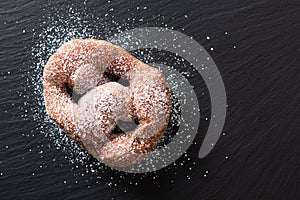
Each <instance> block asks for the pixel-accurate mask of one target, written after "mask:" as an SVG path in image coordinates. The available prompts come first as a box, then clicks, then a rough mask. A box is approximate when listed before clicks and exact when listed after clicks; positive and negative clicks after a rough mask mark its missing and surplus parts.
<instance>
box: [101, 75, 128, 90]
mask: <svg viewBox="0 0 300 200" xmlns="http://www.w3.org/2000/svg"><path fill="white" fill-rule="evenodd" d="M104 75H105V76H106V77H107V78H108V79H109V80H110V81H112V82H117V83H119V84H121V85H123V86H124V87H128V86H129V85H130V83H129V81H128V80H126V79H123V78H120V77H119V76H117V75H115V74H113V73H110V72H104Z"/></svg>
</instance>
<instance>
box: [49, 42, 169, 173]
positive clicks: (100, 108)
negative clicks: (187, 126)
mask: <svg viewBox="0 0 300 200" xmlns="http://www.w3.org/2000/svg"><path fill="white" fill-rule="evenodd" d="M111 77H115V78H116V79H122V80H126V81H128V83H129V84H128V85H122V84H120V82H116V81H114V80H112V78H111ZM43 81H44V83H43V96H44V101H45V107H46V111H47V114H48V115H49V117H50V118H51V119H52V120H53V121H54V122H55V123H56V124H57V125H58V127H59V128H61V129H62V130H63V131H64V132H65V133H66V134H67V135H68V136H69V137H71V138H72V139H73V140H75V141H76V142H77V143H78V144H79V145H80V146H81V147H82V148H83V149H84V150H86V151H87V152H88V153H89V154H91V155H92V156H93V157H95V158H96V159H98V160H99V161H100V162H102V163H104V164H105V165H108V166H112V167H128V166H131V165H134V164H136V163H138V162H139V161H141V160H143V159H144V158H145V157H146V155H147V154H148V153H150V152H151V151H153V150H154V149H155V147H156V145H157V143H158V142H159V141H160V139H161V138H162V136H163V134H164V132H165V131H166V128H167V126H168V123H169V118H170V113H171V107H172V98H171V91H170V87H169V85H168V83H167V81H166V79H165V77H164V75H163V74H162V73H161V72H160V71H159V70H158V69H156V68H154V67H151V66H149V65H147V64H145V63H143V62H141V61H140V60H138V59H137V58H135V57H134V56H132V55H131V54H129V53H128V52H127V51H126V50H124V49H122V48H121V47H118V46H115V45H113V44H111V43H109V42H107V41H104V40H96V39H74V40H71V41H69V42H67V43H65V44H64V45H62V46H61V47H59V48H58V50H57V51H56V52H55V53H54V54H52V55H51V56H50V58H49V59H48V61H47V63H46V65H45V67H44V70H43ZM70 90H71V91H72V94H70V93H71V92H70ZM72 95H77V96H79V99H78V101H75V99H74V98H73V97H72ZM119 121H123V122H128V123H129V122H131V123H132V122H136V127H135V128H134V129H133V130H128V131H123V130H121V129H120V127H118V122H119ZM117 127H118V128H117Z"/></svg>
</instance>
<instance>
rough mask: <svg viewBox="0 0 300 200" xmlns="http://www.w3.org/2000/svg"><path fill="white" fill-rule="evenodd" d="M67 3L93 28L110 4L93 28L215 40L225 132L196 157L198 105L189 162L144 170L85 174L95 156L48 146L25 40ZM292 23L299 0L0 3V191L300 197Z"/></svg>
mask: <svg viewBox="0 0 300 200" xmlns="http://www.w3.org/2000/svg"><path fill="white" fill-rule="evenodd" d="M70 6H72V7H73V8H76V9H77V10H78V11H79V12H81V15H82V16H84V17H83V18H84V19H85V20H86V21H88V22H87V24H90V25H91V28H93V27H98V30H100V29H101V28H100V29H99V26H100V25H99V24H100V23H98V21H97V20H96V18H95V17H91V16H99V17H100V18H101V17H103V15H104V14H105V13H107V11H108V10H109V9H111V8H114V10H113V11H112V12H113V13H112V14H111V15H110V16H113V17H111V18H105V20H107V21H106V22H105V23H104V24H105V27H102V29H101V30H102V32H101V31H99V34H100V35H101V34H102V35H105V36H109V35H112V34H113V33H115V32H116V31H117V29H118V28H119V29H120V30H126V29H130V28H133V27H144V26H160V27H173V28H174V30H177V31H180V32H183V33H184V34H186V35H189V36H192V37H193V38H194V39H195V40H196V41H198V42H199V43H200V44H201V45H203V46H204V47H205V48H206V49H207V50H209V49H210V48H211V47H213V48H214V50H213V51H209V53H210V55H211V56H212V58H213V59H214V61H215V63H216V64H217V66H218V68H219V70H220V72H221V74H222V77H223V80H224V84H225V87H226V92H227V99H228V114H227V118H226V124H225V127H224V133H225V135H223V136H222V137H221V138H220V140H219V141H218V143H217V144H216V146H215V148H214V149H213V151H212V152H211V153H210V154H209V155H208V156H207V157H205V158H204V159H201V160H200V159H198V158H197V153H198V150H199V148H200V143H201V141H202V139H203V135H204V134H205V130H206V128H207V123H208V122H205V120H203V119H204V117H205V113H204V115H202V116H201V122H200V131H199V134H198V135H197V138H196V140H195V141H196V144H195V145H192V146H191V148H190V149H189V150H188V155H189V158H190V160H188V159H187V158H186V157H184V156H183V157H182V158H180V159H179V160H178V161H177V162H176V166H173V165H172V166H170V167H168V168H166V169H162V170H159V171H157V172H155V173H148V174H144V175H140V174H135V175H134V174H123V173H120V172H116V171H113V170H110V169H108V168H105V169H103V170H96V172H91V169H90V168H91V167H90V166H95V160H93V159H91V158H90V159H87V160H86V161H84V163H83V164H82V163H78V162H76V161H75V162H74V159H71V161H70V159H69V157H72V156H73V157H74V155H73V154H72V153H71V152H72V149H70V145H68V144H62V145H61V147H60V148H56V146H55V145H54V144H53V143H55V141H57V140H55V139H51V138H49V137H45V133H44V132H47V131H44V132H41V131H40V130H41V122H40V121H39V120H36V118H34V113H36V112H39V113H44V110H43V109H44V108H43V107H42V106H40V105H37V104H38V100H37V99H38V97H40V96H41V94H36V93H35V91H36V90H35V89H34V87H37V85H36V84H34V83H32V82H31V79H30V76H32V74H33V73H36V70H34V67H33V66H36V62H37V59H36V57H35V56H33V55H31V52H32V50H31V48H32V47H33V46H34V45H36V44H37V43H38V41H39V37H38V35H39V34H40V33H42V32H43V30H44V29H45V28H46V27H47V26H48V24H47V18H43V16H53V17H54V18H55V17H56V15H57V13H60V14H61V15H62V16H65V17H66V20H68V19H67V17H68V16H69V14H68V13H69V11H68V9H67V8H69V7H70ZM137 7H139V9H137ZM143 7H147V9H142V8H143ZM84 12H85V13H84ZM185 15H187V16H185ZM128 18H130V19H129V20H128ZM134 18H136V19H139V18H143V21H139V20H133V19H134ZM112 20H114V21H116V22H118V25H116V24H115V23H113V22H112ZM124 20H125V21H126V20H127V23H126V24H124V23H123V21H124ZM299 20H300V3H299V2H298V1H279V0H275V1H274V0H272V1H271V0H263V1H241V0H239V1H237V0H232V1H223V0H214V1H213V0H208V1H179V0H176V1H171V0H169V1H161V2H160V1H125V0H120V1H113V0H112V2H105V1H89V0H88V1H86V4H83V3H82V2H81V1H28V0H22V1H1V2H0V30H1V34H0V63H1V65H0V80H1V82H0V84H1V90H0V99H1V101H0V105H1V109H0V113H1V115H0V120H1V122H0V127H1V133H0V198H1V199H153V198H156V199H165V198H172V199H298V198H299V197H300V193H299V189H300V176H299V175H300V174H299V146H300V139H299V138H300V136H299V131H300V123H299V119H300V114H299V113H300V104H299V102H300V84H299V78H300V67H299V64H300V56H299V55H300V38H299V37H300V21H299ZM42 22H45V23H42ZM102 22H103V20H102ZM79 26H80V25H79ZM101 26H103V24H102V25H101ZM33 29H34V30H33ZM23 30H26V31H25V32H24V33H23ZM225 32H228V34H225ZM34 33H35V35H34ZM207 36H210V39H209V40H208V39H207ZM96 37H97V36H96ZM234 46H235V47H236V48H234ZM45 51H46V50H45ZM44 59H45V60H46V59H47V58H46V57H45V58H44ZM201 84H203V83H200V82H199V88H202V87H203V86H201ZM40 110H41V111H40ZM206 114H207V113H206ZM43 125H45V124H43ZM46 126H53V125H51V124H50V123H49V124H47V123H46ZM42 129H43V128H42ZM58 141H62V140H59V139H58ZM75 156H76V155H75ZM72 161H73V162H72ZM181 163H184V164H183V165H182V166H181ZM190 167H191V169H190ZM114 184H117V186H114ZM136 184H137V185H136Z"/></svg>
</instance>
